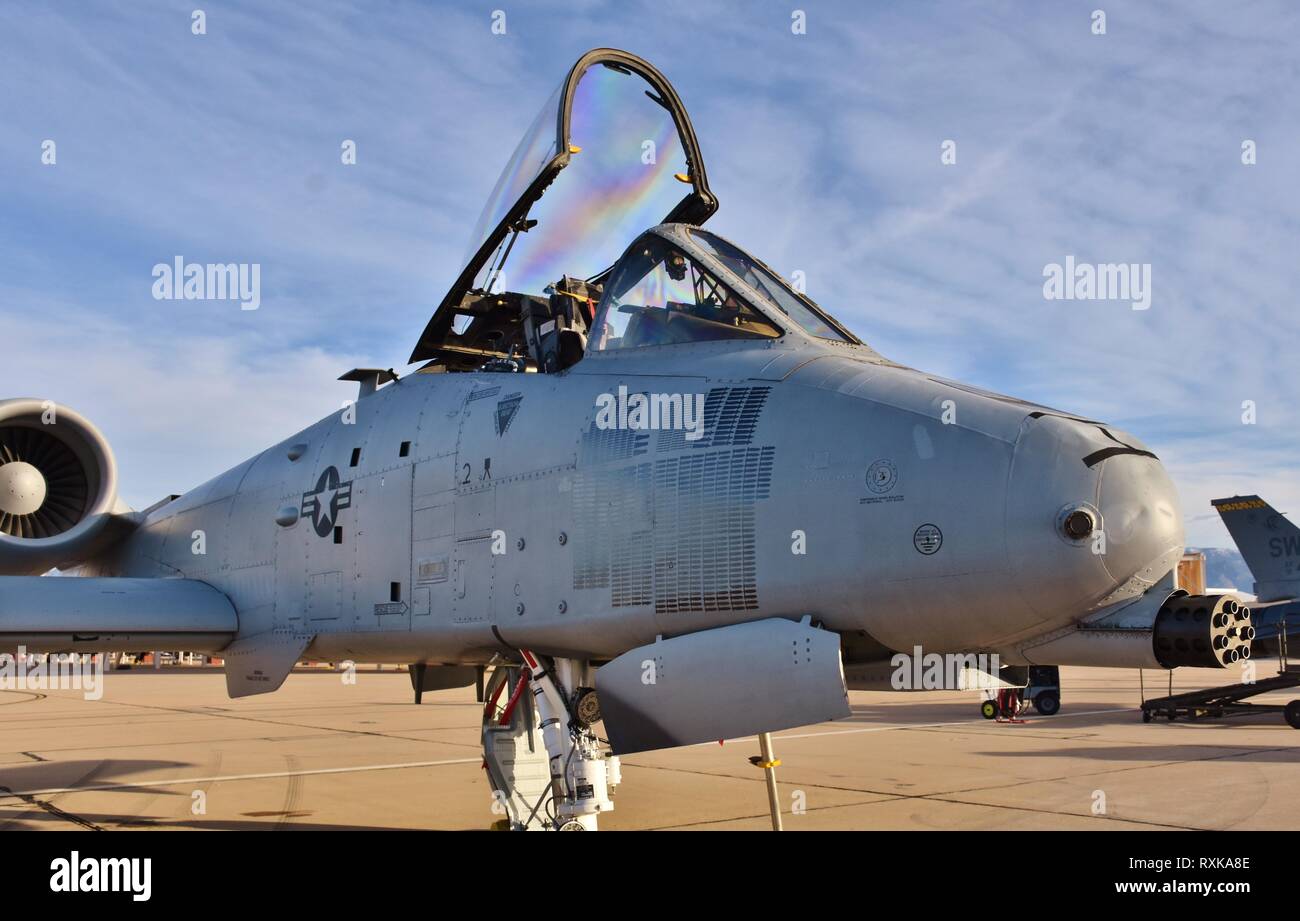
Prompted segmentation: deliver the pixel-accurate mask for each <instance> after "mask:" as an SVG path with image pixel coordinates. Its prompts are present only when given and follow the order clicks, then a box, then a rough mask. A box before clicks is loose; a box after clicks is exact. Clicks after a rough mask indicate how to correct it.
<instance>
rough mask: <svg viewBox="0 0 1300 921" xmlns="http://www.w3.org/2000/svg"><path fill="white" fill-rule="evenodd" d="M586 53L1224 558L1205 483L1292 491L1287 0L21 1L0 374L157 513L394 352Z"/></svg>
mask: <svg viewBox="0 0 1300 921" xmlns="http://www.w3.org/2000/svg"><path fill="white" fill-rule="evenodd" d="M196 9H201V10H202V11H203V13H204V26H205V32H204V34H194V11H195V10H196ZM1098 9H1100V10H1101V11H1102V12H1104V32H1100V31H1099V26H1100V25H1101V23H1100V21H1099V20H1098V18H1097V16H1096V13H1095V12H1094V11H1095V10H1098ZM501 13H504V17H502V16H501V15H499V14H501ZM502 23H504V32H502V29H501V24H502ZM494 24H495V25H496V26H497V28H496V29H495V30H494V28H493V26H494ZM597 46H613V47H620V48H625V49H627V50H629V51H632V52H635V53H637V54H639V55H641V56H643V57H645V58H647V59H648V60H650V61H651V62H652V63H654V64H655V65H656V66H658V67H659V68H660V70H662V71H663V72H664V73H665V74H666V75H667V76H668V78H669V79H670V80H671V81H672V83H673V85H674V86H675V88H676V89H677V91H678V93H679V94H680V95H681V97H682V98H683V100H684V102H685V104H686V106H687V109H688V111H689V112H690V115H691V119H692V122H693V124H694V127H695V130H696V133H697V134H698V136H699V140H700V145H701V148H702V151H703V156H704V160H705V164H706V167H707V171H708V175H709V181H710V185H711V187H712V189H713V191H714V193H715V194H716V195H717V196H718V198H719V199H720V201H721V207H720V209H719V211H718V213H717V214H716V215H715V216H714V217H713V218H712V219H711V220H710V222H709V227H710V228H711V229H714V230H716V231H718V232H719V233H721V234H723V235H724V236H727V237H729V238H730V239H732V240H733V241H735V242H736V243H738V244H740V245H742V246H743V247H745V248H746V249H748V250H749V251H751V252H752V253H754V254H755V255H757V256H758V257H760V258H761V259H763V260H764V261H766V262H767V263H769V264H770V265H772V266H773V267H774V268H776V269H777V270H778V271H781V272H783V273H785V274H787V275H790V274H792V273H794V272H802V273H803V277H804V278H806V284H807V290H808V294H809V295H810V296H811V297H813V298H814V299H815V300H817V301H818V302H819V303H820V304H821V305H822V306H823V307H825V308H826V309H827V310H829V311H830V312H831V313H832V314H834V315H835V316H836V317H837V318H838V319H840V320H841V321H842V322H844V323H846V324H847V325H848V326H849V327H850V328H851V329H852V330H854V332H855V333H857V334H858V335H859V336H860V337H861V338H862V339H863V340H864V341H866V342H868V343H869V344H870V345H872V346H873V347H874V348H875V349H876V350H877V351H879V352H881V353H882V354H884V355H886V356H887V357H889V358H892V359H894V360H895V361H898V362H901V363H903V364H907V365H910V366H913V367H917V368H921V369H924V370H926V371H929V372H933V373H935V374H938V375H941V376H944V377H949V378H955V379H958V380H961V381H965V382H967V383H970V384H974V385H978V386H980V387H985V388H988V389H992V390H995V391H999V392H1002V393H1008V394H1013V395H1015V396H1019V397H1023V398H1026V399H1030V400H1034V401H1037V402H1041V403H1045V404H1047V405H1049V406H1053V407H1058V408H1061V409H1065V410H1069V411H1071V412H1075V413H1079V414H1082V415H1084V416H1087V417H1089V418H1094V419H1103V420H1106V421H1107V422H1109V423H1112V424H1114V425H1115V426H1117V427H1119V428H1121V429H1123V430H1125V431H1128V432H1130V433H1132V434H1134V435H1136V436H1137V437H1138V438H1140V439H1141V440H1142V441H1144V442H1145V443H1147V444H1148V445H1149V446H1150V447H1151V448H1152V449H1153V450H1155V451H1156V453H1157V454H1158V455H1159V456H1160V457H1161V458H1162V460H1163V461H1164V462H1165V464H1166V466H1167V467H1168V469H1169V472H1170V474H1171V476H1172V477H1173V479H1174V481H1175V483H1176V484H1177V485H1178V488H1179V491H1180V494H1181V496H1182V501H1183V506H1184V512H1185V514H1186V516H1187V529H1188V543H1189V545H1193V546H1214V547H1230V546H1231V545H1232V544H1231V539H1230V538H1229V536H1228V534H1227V532H1226V530H1224V528H1223V527H1222V525H1221V524H1220V523H1219V521H1218V516H1217V515H1216V514H1214V512H1213V510H1212V509H1211V508H1210V506H1209V500H1210V499H1211V498H1216V497H1219V496H1226V495H1232V494H1236V493H1242V494H1250V493H1258V494H1260V495H1262V496H1264V497H1265V498H1266V499H1268V500H1269V501H1270V502H1272V503H1273V505H1274V506H1275V507H1277V508H1278V509H1280V510H1283V511H1288V510H1296V509H1300V475H1298V471H1297V461H1298V460H1300V399H1298V397H1300V372H1297V370H1296V368H1297V352H1298V351H1300V309H1298V308H1297V304H1296V292H1297V290H1300V258H1297V257H1298V254H1300V181H1297V178H1296V171H1297V168H1298V167H1300V163H1298V161H1297V159H1296V151H1297V150H1300V54H1297V51H1296V49H1297V48H1300V5H1297V4H1295V3H1290V2H1285V0H1279V2H1275V3H1270V2H1251V0H1247V2H1243V3H1237V4H1225V3H1221V2H1206V0H1193V2H1167V3H1166V2H1141V3H1135V2H1124V3H1118V2H1109V0H1088V2H1085V3H1078V2H1071V0H1057V2H1051V3H1039V2H1030V0H1022V2H1012V0H1007V2H997V0H989V2H982V3H978V4H976V3H966V2H956V0H954V2H949V3H937V2H935V3H928V2H909V3H905V4H904V3H884V2H851V3H850V2H845V3H828V2H817V0H797V2H791V0H786V2H781V3H777V2H770V0H757V2H745V3H740V2H713V0H689V2H686V0H647V2H636V0H617V2H615V0H608V2H603V0H565V2H560V0H530V2H527V3H519V2H515V3H510V2H507V0H491V2H487V3H475V2H463V3H454V4H435V3H428V2H410V0H408V2H400V0H397V2H386V3H362V2H355V3H349V2H326V0H322V2H312V3H275V4H271V3H264V2H247V3H241V2H229V0H222V2H212V0H189V2H186V3H179V2H169V0H130V2H121V3H113V2H99V0H90V2H75V3H74V2H70V0H39V2H38V0H31V2H27V0H9V2H6V3H5V4H3V5H0V87H2V89H0V203H2V205H0V396H35V397H40V398H42V399H53V400H56V401H58V402H60V403H63V404H66V405H68V406H71V407H72V408H74V409H76V410H78V411H79V412H81V413H83V414H85V415H87V416H88V417H89V418H91V419H92V420H93V421H94V422H95V423H96V424H97V425H98V426H99V427H100V429H101V430H102V431H103V432H104V433H105V435H106V436H107V437H108V438H109V440H110V441H111V443H112V444H113V448H114V451H115V454H116V456H117V460H118V466H119V473H120V486H121V493H122V496H123V498H124V499H125V500H126V501H127V502H128V503H130V504H131V505H133V506H134V507H137V508H142V507H144V506H147V505H149V504H151V503H152V502H154V501H155V500H157V499H159V498H161V497H162V496H164V495H166V494H168V493H178V492H184V491H185V490H187V489H189V488H191V487H192V486H194V485H197V484H198V483H200V482H202V481H204V480H206V479H208V478H209V477H211V476H213V475H215V474H217V473H219V472H221V471H222V470H225V469H227V468H229V467H231V466H233V465H234V464H236V463H238V462H240V461H241V460H243V459H245V458H247V457H249V456H252V455H253V454H255V453H257V452H258V451H260V450H261V449H262V448H264V447H266V446H267V445H269V444H272V443H274V442H276V441H279V440H280V439H283V438H285V437H287V436H288V435H290V434H292V433H293V432H295V431H298V430H299V429H301V428H303V427H305V426H306V425H308V424H310V423H311V422H313V421H315V420H316V419H318V418H320V417H321V416H323V415H325V414H326V413H329V412H331V411H333V410H335V409H337V408H338V406H339V405H340V404H341V403H342V402H343V401H344V400H346V399H349V398H351V397H352V396H354V395H355V384H348V383H340V382H338V381H336V380H335V379H336V378H337V377H338V375H339V374H341V373H342V372H344V371H346V370H348V369H349V368H353V367H366V366H376V367H395V368H397V369H398V370H399V371H402V370H403V369H404V363H405V361H406V358H407V356H408V355H409V354H410V351H411V348H412V346H413V345H414V343H415V341H416V338H417V337H418V335H419V333H420V331H421V330H422V329H423V327H424V324H425V322H426V321H427V319H428V317H429V315H430V314H431V312H432V310H433V308H434V307H435V306H436V304H437V303H438V302H439V301H440V300H441V299H442V297H443V295H444V294H445V293H446V291H447V289H448V288H449V287H450V285H451V283H452V281H453V280H454V278H455V276H456V274H457V273H458V272H459V270H460V268H461V259H462V257H463V255H464V251H465V247H466V245H467V243H468V240H469V236H470V233H471V231H472V229H473V225H474V222H475V220H476V219H477V217H478V214H479V211H480V209H481V208H482V206H483V203H484V201H485V200H486V198H487V197H488V194H489V192H490V191H491V189H492V185H493V183H494V181H495V179H496V176H497V174H498V173H499V172H500V170H501V168H502V167H503V166H504V164H505V161H506V160H507V159H508V158H509V156H510V153H511V152H512V150H513V149H514V146H515V144H516V142H517V141H518V139H519V138H520V137H521V136H522V134H523V132H524V131H525V129H526V128H527V126H528V124H529V122H530V121H531V119H532V117H533V116H534V115H535V113H536V111H537V110H538V109H539V108H540V107H541V105H542V103H543V102H544V101H545V99H546V98H547V96H549V94H550V92H551V90H552V89H553V88H554V87H555V85H556V84H558V82H559V80H560V79H561V77H562V76H563V75H564V73H565V72H566V70H567V69H568V67H569V66H570V65H571V64H572V62H573V61H574V60H575V59H577V57H578V56H579V55H580V54H581V53H582V52H583V51H585V50H587V49H588V48H592V47H597ZM344 140H352V141H354V142H355V145H356V162H355V163H354V164H344V163H343V162H342V157H341V155H340V152H341V144H342V142H343V141H344ZM46 141H54V148H53V152H54V163H52V164H51V163H46V162H42V161H43V158H44V159H48V155H47V149H46V147H45V142H46ZM945 142H952V143H951V144H950V145H946V146H945ZM1246 142H1251V144H1250V146H1251V147H1252V149H1253V151H1254V157H1253V159H1254V162H1253V163H1246V162H1243V144H1244V143H1246ZM945 151H947V153H948V156H946V157H945V155H944V154H945ZM954 153H955V156H953V154H954ZM945 159H946V160H949V161H952V160H955V162H944V161H945ZM1246 159H1250V158H1248V157H1247V158H1246ZM176 256H182V257H184V259H185V260H186V261H188V262H201V263H208V262H220V263H229V262H236V263H238V262H246V263H257V264H258V265H260V267H261V270H260V271H261V305H260V307H259V308H258V309H257V310H250V311H243V310H240V309H239V305H238V304H237V303H235V302H232V301H221V300H205V301H184V300H159V299H155V298H154V297H153V294H152V288H153V284H154V277H153V274H152V272H153V267H154V266H155V265H156V264H158V263H160V262H161V263H171V262H172V261H173V260H174V259H175V257H176ZM1067 257H1073V259H1074V261H1075V262H1076V263H1087V264H1093V265H1095V264H1104V263H1127V264H1137V265H1139V266H1141V265H1149V266H1150V279H1151V281H1150V295H1151V296H1150V306H1149V309H1146V310H1133V309H1132V307H1131V305H1130V303H1129V302H1128V301H1127V300H1118V299H1106V300H1059V299H1057V300H1052V299H1048V298H1046V297H1045V296H1044V269H1045V267H1046V266H1048V265H1051V264H1060V265H1064V264H1065V261H1066V259H1067ZM1246 401H1251V405H1253V422H1251V421H1248V419H1249V417H1248V416H1247V415H1246V413H1245V412H1244V410H1243V404H1244V403H1245V402H1246Z"/></svg>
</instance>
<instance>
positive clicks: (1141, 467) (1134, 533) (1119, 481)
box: [1098, 439, 1184, 584]
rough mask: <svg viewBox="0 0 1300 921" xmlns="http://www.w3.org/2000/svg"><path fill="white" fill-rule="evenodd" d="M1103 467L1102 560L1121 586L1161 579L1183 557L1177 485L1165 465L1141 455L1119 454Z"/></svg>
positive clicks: (1181, 518)
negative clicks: (1128, 583)
mask: <svg viewBox="0 0 1300 921" xmlns="http://www.w3.org/2000/svg"><path fill="white" fill-rule="evenodd" d="M1126 440H1129V441H1130V443H1132V442H1131V439H1126ZM1100 467H1101V474H1100V478H1101V488H1100V493H1099V495H1100V499H1099V501H1098V506H1099V508H1100V511H1101V519H1102V531H1103V540H1102V541H1099V544H1100V545H1102V546H1101V549H1102V551H1103V552H1101V553H1100V554H1099V556H1100V557H1101V560H1102V562H1103V563H1104V564H1105V566H1106V570H1107V572H1109V573H1110V574H1111V577H1112V578H1113V579H1114V580H1115V581H1116V583H1117V584H1123V583H1124V582H1126V581H1128V580H1132V579H1137V580H1139V581H1142V582H1145V583H1147V584H1151V583H1154V582H1157V581H1159V580H1160V579H1161V577H1163V576H1164V575H1165V573H1167V572H1168V571H1169V570H1170V569H1171V568H1172V567H1173V566H1175V565H1177V562H1178V559H1179V558H1180V557H1181V556H1182V553H1183V539H1184V534H1183V514H1182V509H1181V507H1180V505H1179V502H1178V494H1177V492H1176V491H1175V489H1174V484H1173V482H1172V481H1171V480H1170V479H1169V475H1168V474H1167V473H1166V472H1165V468H1164V465H1163V464H1161V463H1160V462H1159V461H1158V460H1156V459H1155V458H1151V457H1143V456H1141V455H1138V454H1116V455H1114V456H1112V457H1109V458H1107V459H1105V460H1103V461H1101V462H1100Z"/></svg>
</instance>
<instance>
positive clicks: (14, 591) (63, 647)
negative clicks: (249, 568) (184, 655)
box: [0, 576, 239, 654]
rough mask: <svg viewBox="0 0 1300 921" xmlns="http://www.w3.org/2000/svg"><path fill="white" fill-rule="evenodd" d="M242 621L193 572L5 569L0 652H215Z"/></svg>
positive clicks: (1, 587)
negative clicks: (128, 574) (147, 574)
mask: <svg viewBox="0 0 1300 921" xmlns="http://www.w3.org/2000/svg"><path fill="white" fill-rule="evenodd" d="M238 628H239V619H238V617H237V616H236V614H235V608H234V605H232V604H231V602H230V599H229V598H227V597H226V596H225V595H224V594H222V593H221V592H219V591H217V589H215V588H213V587H212V586H211V585H208V584H207V583H206V582H199V581H196V580H194V579H121V578H82V577H75V576H3V577H0V653H10V654H12V653H13V652H14V651H15V650H16V649H17V648H18V647H19V646H21V647H24V648H25V649H26V651H27V652H101V651H102V652H109V651H129V650H146V649H185V650H192V651H195V652H218V651H220V650H221V649H224V648H225V647H226V646H227V645H229V644H230V641H231V640H232V639H233V638H234V635H235V632H236V630H238Z"/></svg>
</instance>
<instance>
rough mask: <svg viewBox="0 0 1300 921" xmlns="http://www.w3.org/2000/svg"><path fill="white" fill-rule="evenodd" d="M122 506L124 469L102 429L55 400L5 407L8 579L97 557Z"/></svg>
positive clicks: (1, 530) (1, 519) (1, 533)
mask: <svg viewBox="0 0 1300 921" xmlns="http://www.w3.org/2000/svg"><path fill="white" fill-rule="evenodd" d="M116 504H117V464H116V463H115V462H114V460H113V452H112V449H111V448H109V445H108V441H107V440H106V439H105V438H104V436H103V435H101V434H100V432H99V430H98V429H97V428H95V426H94V425H92V424H91V423H90V422H89V421H88V420H87V419H86V418H85V417H83V416H81V415H80V414H79V413H76V412H74V411H73V410H71V409H68V408H67V407H65V406H59V405H57V404H55V403H52V402H50V401H48V400H36V399H29V398H19V399H12V400H0V574H6V575H30V574H36V573H41V572H44V571H46V570H47V569H50V568H52V567H54V566H63V565H67V564H69V563H75V562H79V561H81V560H84V559H86V558H88V557H89V556H92V555H93V554H94V553H96V552H97V551H98V550H100V549H101V548H102V546H103V544H104V542H105V540H106V538H107V537H108V533H107V531H108V526H109V523H110V522H111V521H112V520H113V512H114V507H115V505H116Z"/></svg>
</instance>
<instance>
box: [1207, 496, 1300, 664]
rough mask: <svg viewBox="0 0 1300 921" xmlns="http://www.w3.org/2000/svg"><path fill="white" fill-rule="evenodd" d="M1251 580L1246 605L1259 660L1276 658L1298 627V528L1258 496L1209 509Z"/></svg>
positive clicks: (1215, 503) (1230, 500) (1222, 501)
mask: <svg viewBox="0 0 1300 921" xmlns="http://www.w3.org/2000/svg"><path fill="white" fill-rule="evenodd" d="M1210 504H1211V505H1213V506H1214V508H1215V510H1216V511H1218V513H1219V517H1220V518H1222V519H1223V523H1224V525H1226V526H1227V528H1228V533H1229V534H1231V535H1232V539H1233V541H1234V542H1235V543H1236V545H1237V549H1238V550H1239V551H1240V552H1241V556H1242V559H1244V560H1245V561H1246V566H1247V567H1248V568H1249V569H1250V574H1251V575H1252V576H1254V577H1255V584H1254V586H1253V588H1254V593H1255V597H1256V601H1254V602H1251V603H1250V609H1251V614H1252V626H1253V628H1254V631H1255V635H1254V642H1253V648H1254V650H1255V652H1256V653H1257V654H1266V655H1267V654H1277V652H1278V651H1279V650H1278V646H1279V643H1280V642H1282V637H1283V634H1284V633H1285V632H1286V629H1285V628H1289V630H1290V631H1292V632H1294V631H1295V630H1296V629H1297V627H1300V528H1297V527H1296V525H1295V523H1294V522H1292V521H1290V520H1289V519H1287V518H1286V517H1285V516H1284V515H1282V514H1281V513H1280V512H1278V511H1277V510H1276V509H1274V508H1273V506H1271V505H1269V504H1268V503H1267V502H1265V501H1264V500H1263V499H1261V498H1260V497H1259V496H1229V497H1228V498H1225V499H1214V500H1213V501H1211V503H1210Z"/></svg>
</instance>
